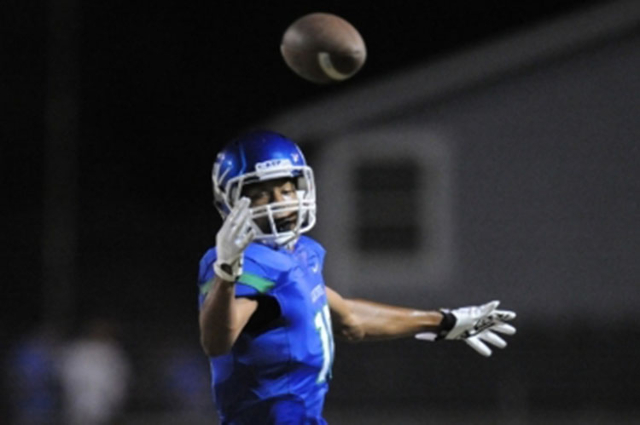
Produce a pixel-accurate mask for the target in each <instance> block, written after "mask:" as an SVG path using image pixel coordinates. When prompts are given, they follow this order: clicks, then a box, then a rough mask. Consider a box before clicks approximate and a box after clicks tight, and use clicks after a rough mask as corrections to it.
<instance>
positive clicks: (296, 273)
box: [198, 131, 515, 425]
mask: <svg viewBox="0 0 640 425" xmlns="http://www.w3.org/2000/svg"><path fill="white" fill-rule="evenodd" d="M212 180H213V192H214V201H215V205H216V208H217V209H218V211H219V212H220V214H221V215H222V217H223V219H224V221H223V224H222V226H221V228H220V230H219V231H218V233H217V236H216V246H215V248H211V249H210V250H208V251H207V252H206V253H205V255H204V257H203V258H202V260H201V262H200V272H199V279H198V285H199V288H200V298H199V306H200V313H199V325H200V340H201V345H202V348H203V350H204V352H205V353H206V354H207V356H209V359H210V365H211V379H212V386H213V392H214V400H215V404H216V407H217V409H218V413H219V415H220V418H221V423H223V424H252V425H254V424H285V423H286V424H324V423H326V422H325V421H324V419H323V418H322V408H323V403H324V399H325V395H326V393H327V390H328V381H329V377H330V374H331V365H332V363H333V354H334V334H335V336H336V337H337V338H341V339H345V340H347V341H350V342H358V341H363V340H371V339H392V338H400V337H416V338H418V339H423V340H432V341H434V340H447V339H449V340H461V341H465V342H466V343H467V344H468V345H470V346H471V347H472V348H474V349H475V350H476V351H478V352H479V353H480V354H482V355H484V356H489V355H491V349H490V348H489V345H487V343H488V344H491V345H494V346H496V347H499V348H504V347H505V346H506V345H507V344H506V342H505V341H504V340H503V339H502V338H501V337H500V336H499V335H498V333H502V334H506V335H511V334H514V333H515V328H514V327H513V326H511V325H510V324H507V323H506V322H507V321H510V320H512V319H513V318H515V313H513V312H511V311H506V310H498V308H497V307H498V301H493V302H490V303H487V304H484V305H480V306H472V307H464V308H458V309H453V310H415V309H411V308H403V307H396V306H390V305H384V304H379V303H374V302H370V301H365V300H356V299H345V298H343V297H342V296H340V294H338V293H337V292H336V291H334V290H332V289H330V288H329V287H327V286H326V285H325V282H324V280H323V277H322V267H323V263H324V255H325V251H324V249H323V247H322V246H321V245H320V244H319V243H318V242H316V241H315V240H313V239H311V238H310V237H307V236H304V235H303V233H305V232H307V231H309V230H310V229H311V228H312V227H313V225H314V224H315V221H316V197H315V182H314V178H313V171H312V169H311V168H310V167H309V166H308V165H307V163H306V162H305V158H304V155H303V153H302V151H301V150H300V148H299V147H298V146H297V145H296V144H295V143H294V142H293V141H291V140H289V139H287V138H286V137H284V136H282V135H280V134H277V133H274V132H270V131H256V132H251V133H248V134H245V135H243V136H241V137H239V138H237V139H235V140H234V141H232V142H231V143H229V144H228V145H227V146H226V147H224V149H222V151H221V152H220V153H219V154H218V156H217V158H216V160H215V162H214V166H213V172H212Z"/></svg>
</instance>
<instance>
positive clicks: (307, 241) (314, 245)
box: [298, 235, 326, 261]
mask: <svg viewBox="0 0 640 425" xmlns="http://www.w3.org/2000/svg"><path fill="white" fill-rule="evenodd" d="M298 243H299V244H301V245H302V246H304V247H306V248H307V249H309V250H311V251H313V252H315V253H316V255H317V256H318V257H319V258H320V261H324V256H325V254H326V250H325V249H324V247H323V246H322V245H321V244H320V242H318V241H316V240H315V239H313V238H311V237H309V236H304V235H302V236H300V239H299V240H298Z"/></svg>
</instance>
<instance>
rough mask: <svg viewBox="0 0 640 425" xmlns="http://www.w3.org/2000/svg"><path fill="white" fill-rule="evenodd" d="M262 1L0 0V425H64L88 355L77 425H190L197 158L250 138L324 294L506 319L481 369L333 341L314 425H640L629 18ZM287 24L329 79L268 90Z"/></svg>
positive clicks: (207, 416) (633, 41)
mask: <svg viewBox="0 0 640 425" xmlns="http://www.w3.org/2000/svg"><path fill="white" fill-rule="evenodd" d="M289 3H290V4H286V5H285V3H283V5H282V6H281V7H277V6H272V5H266V4H264V5H256V4H251V3H249V2H235V3H234V4H233V5H226V6H224V7H223V6H220V5H214V4H213V3H211V4H209V3H204V2H196V3H194V4H190V5H188V6H185V5H184V4H178V3H175V2H170V1H165V2H159V3H157V4H155V5H154V6H153V7H151V6H150V5H149V4H148V3H147V4H142V3H140V4H137V3H136V2H117V1H116V2H108V3H104V4H97V3H96V4H91V5H89V4H82V3H80V2H78V1H77V0H65V1H60V2H50V3H32V2H22V3H20V2H12V3H10V4H7V5H6V7H7V13H6V14H5V16H7V17H9V21H10V22H9V23H8V24H7V28H8V29H7V34H6V37H5V39H6V40H7V43H6V46H7V48H6V49H5V50H4V51H3V59H4V60H3V70H2V72H1V73H0V74H1V75H2V82H3V84H2V87H3V99H5V102H4V103H5V104H6V105H7V106H9V111H8V113H7V115H6V116H5V119H4V122H5V124H4V125H3V130H4V131H3V136H4V137H3V141H2V143H1V144H0V146H1V148H0V149H1V150H0V157H1V159H2V171H3V172H2V176H3V177H2V182H3V193H4V194H5V201H4V203H3V205H4V206H3V208H2V217H3V220H1V223H0V226H1V228H2V236H3V240H4V244H3V249H2V276H3V280H4V285H3V287H4V288H5V295H3V297H2V300H3V302H4V303H3V307H2V309H1V313H0V314H1V316H0V317H1V318H2V321H1V322H0V337H2V341H3V345H2V346H1V349H0V359H1V360H2V365H3V368H4V369H3V372H2V374H1V375H0V377H1V378H2V386H1V387H0V388H1V389H0V391H1V392H0V395H1V397H0V400H2V402H1V403H0V423H3V424H4V423H8V424H62V423H65V424H66V423H69V424H71V423H73V422H72V420H71V419H69V416H68V410H67V408H68V406H69V404H68V403H67V400H68V397H66V396H65V394H69V389H68V387H66V388H67V389H66V390H65V385H64V384H65V382H67V383H68V382H71V381H73V382H77V380H81V381H82V380H83V379H85V378H88V377H90V375H89V374H80V376H78V377H76V378H77V379H75V380H74V378H73V376H71V377H70V375H68V374H65V373H64V372H65V370H67V371H69V370H71V371H77V370H81V369H80V368H79V367H71V369H69V368H65V365H68V364H69V363H68V362H69V361H71V360H72V359H73V358H76V359H78V358H79V359H80V360H81V361H80V363H82V364H83V365H85V366H86V365H88V367H89V369H91V370H92V371H94V372H99V371H98V369H97V367H96V366H92V365H91V364H90V362H91V361H92V360H93V359H95V358H96V356H94V355H88V356H86V357H85V356H83V355H79V354H78V355H76V356H72V355H70V354H69V353H70V351H69V350H70V349H73V348H76V349H77V348H79V347H84V348H87V346H89V347H93V348H90V349H91V350H100V351H101V352H104V353H105V355H107V356H112V358H114V359H115V358H117V359H119V360H117V361H118V362H120V363H121V366H120V368H119V369H116V367H115V364H116V360H112V361H109V362H108V363H109V364H110V365H112V366H113V367H114V369H113V370H112V372H113V374H110V375H109V377H110V378H113V377H116V376H120V377H121V378H122V379H121V380H119V381H118V382H117V383H115V384H114V385H117V386H119V388H121V390H119V391H116V392H117V393H119V394H120V396H121V397H116V398H115V399H114V401H113V402H114V403H116V404H114V405H113V407H112V408H111V409H110V410H111V413H112V417H110V418H108V420H107V419H105V421H104V422H102V423H118V424H147V423H154V424H185V423H189V424H200V423H203V424H204V423H207V424H213V423H217V422H216V419H215V412H214V406H213V405H212V403H211V400H210V394H209V376H208V373H209V371H208V365H207V360H206V358H205V357H204V355H203V354H202V353H201V351H200V348H199V345H198V331H197V301H196V299H197V298H196V297H197V292H196V283H195V281H196V273H197V263H198V261H199V258H200V256H201V255H202V254H203V253H204V251H205V250H206V249H207V248H208V247H209V246H210V245H212V244H213V241H214V235H215V231H216V229H217V227H218V226H219V224H220V221H219V218H218V217H217V216H216V213H215V211H214V208H213V207H212V204H211V189H210V178H209V173H210V167H211V162H212V160H213V157H214V155H215V153H216V151H217V149H218V148H220V147H221V145H222V144H224V143H225V142H226V141H227V140H229V139H230V138H231V137H233V136H234V135H236V134H238V133H239V132H241V131H243V130H245V129H248V128H252V127H255V126H264V127H269V128H271V129H274V130H277V131H281V132H283V133H284V134H286V135H288V136H290V137H292V138H293V139H295V140H298V141H299V142H300V144H301V145H302V147H303V149H304V150H305V152H307V157H308V158H307V159H308V161H309V162H310V163H311V165H312V166H313V167H314V169H315V170H316V174H317V176H316V178H317V183H318V196H319V209H318V225H317V228H316V229H314V231H313V236H315V237H317V238H318V239H319V240H320V241H321V242H322V243H323V244H324V245H325V246H326V248H327V249H328V256H327V264H326V267H327V270H326V279H327V282H328V284H329V285H331V286H333V287H335V288H336V289H337V290H338V291H339V292H341V293H343V294H344V295H346V296H354V297H370V298H373V299H377V300H379V301H386V302H391V303H400V304H404V305H409V306H414V307H425V308H437V307H441V306H459V305H466V304H473V303H478V302H483V301H488V300H490V299H500V300H502V302H503V305H504V306H505V307H507V308H510V309H514V310H515V311H517V312H518V314H519V317H518V319H517V327H518V334H516V335H515V336H514V337H512V338H510V340H509V344H510V345H509V348H508V349H507V350H505V351H499V352H497V353H495V355H494V356H493V357H491V358H489V359H483V358H480V357H479V356H478V355H477V354H476V353H475V352H473V351H472V350H470V349H468V348H466V347H464V346H462V345H460V344H454V343H441V344H438V345H431V344H427V343H424V342H418V341H412V340H406V341H396V342H391V343H390V342H386V343H368V344H362V345H354V346H349V345H346V344H339V345H338V347H337V359H336V362H335V365H334V373H333V375H334V378H333V383H332V388H331V391H330V395H329V398H328V400H327V410H326V412H327V413H326V416H327V419H328V420H329V422H330V423H332V424H357V423H369V424H371V423H379V424H390V423H403V424H411V423H416V424H424V423H462V422H465V423H475V424H496V423H500V424H529V423H531V424H538V423H544V424H547V423H558V424H566V423H570V424H573V423H575V424H578V423H580V424H601V423H612V424H614V423H615V424H619V423H637V422H638V421H640V412H639V411H638V407H637V403H636V399H637V394H640V385H639V384H638V382H640V372H638V371H637V368H636V367H635V358H636V356H637V353H638V351H639V349H640V342H639V341H640V340H639V339H638V336H639V335H640V331H639V330H638V327H637V325H636V324H637V322H638V319H639V316H638V313H637V308H636V301H637V300H638V299H639V298H640V287H639V286H638V282H639V281H640V261H639V259H640V224H639V219H640V206H639V200H640V196H639V195H640V166H639V164H640V149H639V148H638V140H639V139H640V120H638V117H639V116H640V73H639V72H638V70H639V69H640V7H639V6H640V5H639V3H638V2H635V1H616V2H605V1H560V2H553V5H552V4H551V2H549V4H545V2H539V3H538V4H537V5H536V6H531V5H528V6H527V5H513V6H505V5H504V4H502V2H489V3H486V4H485V3H483V4H482V5H469V4H467V3H466V2H465V3H461V4H457V2H440V1H435V2H430V4H429V5H424V4H423V5H420V7H418V5H406V6H402V5H399V4H397V2H394V4H378V5H370V4H365V3H362V4H358V2H356V3H352V2H350V3H351V4H350V5H342V4H339V2H328V3H327V2H316V3H313V2H309V3H308V4H294V3H293V2H289ZM299 3H302V2H299ZM462 5H464V6H462ZM312 11H328V12H333V13H336V14H338V15H340V16H343V17H344V18H346V19H348V20H349V21H351V22H352V23H353V24H354V25H355V26H356V27H357V28H358V29H359V30H360V32H361V33H362V35H363V37H364V39H365V41H366V42H367V47H368V53H369V58H368V62H367V63H366V64H365V67H364V68H363V70H362V71H361V73H359V74H358V75H357V76H356V77H354V78H353V80H349V81H347V82H345V83H342V84H340V85H335V86H314V85H312V84H310V83H307V82H305V81H303V80H301V79H299V78H298V77H296V76H295V75H294V74H293V73H292V72H291V71H289V70H288V69H286V67H285V65H284V63H283V61H282V60H281V58H280V56H279V53H278V45H279V41H280V39H279V38H280V37H281V35H282V32H283V30H284V29H285V28H286V26H287V25H288V24H289V23H290V22H292V21H293V20H294V19H296V18H297V17H299V16H301V15H303V14H305V13H308V12H312ZM96 318H98V319H100V321H98V322H94V321H93V319H96ZM105 319H106V320H108V321H107V322H105V321H104V320H105ZM91 323H94V324H96V325H98V324H100V326H97V327H88V326H87V325H89V324H91ZM90 329H91V330H92V332H89V333H87V332H85V330H86V331H89V330H90ZM107 331H108V332H107ZM88 335H94V336H93V337H92V338H91V340H90V342H87V341H86V338H87V336H88ZM107 336H108V337H107ZM96 338H97V340H96ZM97 341H98V342H97ZM106 342H108V343H106ZM78 344H81V345H78ZM103 349H104V350H106V351H103ZM83 350H84V349H83ZM81 351H82V350H81ZM82 352H86V351H82ZM106 353H108V354H106ZM82 359H86V361H83V360H82ZM116 370H120V371H121V373H120V374H116V373H115V371H116ZM65 376H67V378H68V379H66V380H65V379H64V377H65ZM95 411H97V408H96V409H95ZM82 423H89V422H86V420H85V422H82ZM96 423H100V422H96Z"/></svg>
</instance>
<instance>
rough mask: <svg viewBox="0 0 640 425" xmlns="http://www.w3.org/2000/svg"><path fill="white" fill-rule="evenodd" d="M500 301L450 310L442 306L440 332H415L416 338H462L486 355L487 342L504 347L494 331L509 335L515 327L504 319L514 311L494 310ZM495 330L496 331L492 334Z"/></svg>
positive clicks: (510, 318) (488, 353)
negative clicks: (435, 333)
mask: <svg viewBox="0 0 640 425" xmlns="http://www.w3.org/2000/svg"><path fill="white" fill-rule="evenodd" d="M499 304H500V301H491V302H489V303H487V304H484V305H481V306H469V307H462V308H457V309H454V310H448V309H443V310H441V312H442V314H443V316H444V317H443V319H442V325H441V329H440V332H439V333H438V334H437V335H435V338H434V334H433V333H431V332H425V333H419V334H417V335H416V338H417V339H423V340H434V339H436V340H438V339H450V340H463V341H464V342H466V343H467V345H469V346H470V347H471V348H473V349H474V350H476V351H477V352H478V353H479V354H481V355H483V356H485V357H489V356H490V355H491V349H490V348H489V346H488V345H487V343H488V344H491V345H493V346H495V347H498V348H505V347H506V346H507V343H506V341H505V340H504V339H502V338H501V337H500V336H499V335H498V334H497V333H501V334H504V335H513V334H515V333H516V328H515V327H513V326H511V325H510V324H508V323H505V322H507V321H510V320H513V319H515V318H516V313H514V312H513V311H509V310H498V309H497V307H498V305H499ZM496 332H497V333H496Z"/></svg>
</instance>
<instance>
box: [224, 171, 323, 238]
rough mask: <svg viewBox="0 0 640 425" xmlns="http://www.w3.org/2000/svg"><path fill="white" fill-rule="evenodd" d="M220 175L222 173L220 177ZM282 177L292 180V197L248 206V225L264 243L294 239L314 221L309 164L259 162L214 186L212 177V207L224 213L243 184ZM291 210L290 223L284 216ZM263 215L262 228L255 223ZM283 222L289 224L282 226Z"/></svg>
mask: <svg viewBox="0 0 640 425" xmlns="http://www.w3.org/2000/svg"><path fill="white" fill-rule="evenodd" d="M214 176H215V173H214ZM223 178H224V176H222V178H221V180H222V179H223ZM282 178H290V179H292V180H293V184H294V186H295V189H296V199H287V200H284V201H279V202H270V203H267V204H264V205H259V206H255V207H251V218H252V221H253V223H252V226H253V229H254V231H255V234H256V241H258V242H261V243H264V244H266V245H271V246H285V245H287V244H290V243H292V242H295V241H296V240H297V239H298V237H299V236H300V234H302V233H305V232H307V231H309V230H311V228H312V227H313V226H314V225H315V221H316V195H315V184H314V179H313V171H312V170H311V167H309V166H306V165H304V166H293V165H291V163H289V162H288V161H286V160H284V161H278V163H275V164H264V165H263V166H261V164H256V171H254V172H250V173H245V174H241V175H239V176H237V177H234V178H231V179H229V180H228V181H227V182H226V184H225V186H224V188H220V187H219V186H217V185H216V184H215V183H216V182H215V178H214V195H215V199H216V207H217V208H218V210H219V211H220V213H221V214H222V216H223V217H226V215H227V214H228V213H229V212H230V210H231V208H232V207H233V205H235V204H236V202H238V200H239V199H240V197H241V196H242V192H243V188H244V187H246V186H248V185H251V184H256V183H262V182H266V181H270V180H276V179H282ZM215 188H217V190H216V189H215ZM292 213H295V214H296V218H295V222H294V223H293V226H292V227H291V226H290V223H291V222H290V221H289V220H287V217H289V216H291V215H292ZM265 219H266V225H265V226H263V227H264V228H262V227H261V226H259V225H258V223H260V222H261V221H262V220H265ZM283 223H284V224H287V225H288V226H287V227H290V228H287V229H282V228H281V227H282V224H283ZM279 227H280V228H279Z"/></svg>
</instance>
